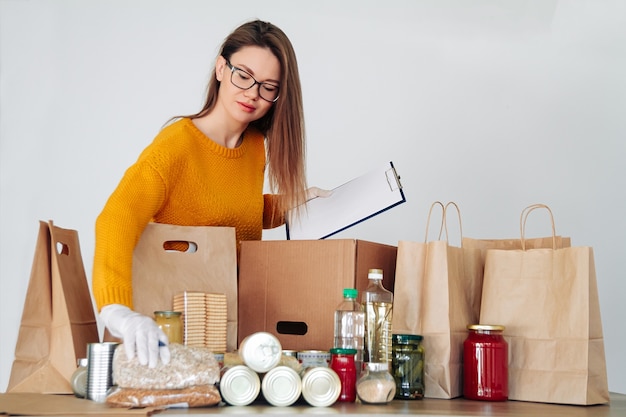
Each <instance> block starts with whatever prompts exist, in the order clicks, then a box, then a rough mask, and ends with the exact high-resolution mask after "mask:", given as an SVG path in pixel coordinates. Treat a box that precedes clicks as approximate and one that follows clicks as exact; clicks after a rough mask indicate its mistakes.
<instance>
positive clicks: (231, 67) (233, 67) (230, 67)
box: [226, 59, 280, 103]
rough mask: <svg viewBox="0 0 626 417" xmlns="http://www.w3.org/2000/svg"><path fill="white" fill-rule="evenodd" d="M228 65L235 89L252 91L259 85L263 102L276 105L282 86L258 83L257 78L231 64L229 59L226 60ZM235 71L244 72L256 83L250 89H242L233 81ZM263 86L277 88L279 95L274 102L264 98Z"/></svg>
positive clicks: (231, 81)
mask: <svg viewBox="0 0 626 417" xmlns="http://www.w3.org/2000/svg"><path fill="white" fill-rule="evenodd" d="M226 65H228V68H229V69H230V83H231V84H232V85H234V86H235V87H237V88H239V89H241V90H249V89H251V88H252V87H254V86H255V85H257V84H258V86H259V90H258V91H259V97H261V98H262V99H263V100H265V101H267V102H268V103H276V101H277V100H278V98H279V97H280V86H278V85H276V84H273V83H268V82H267V81H263V82H259V81H257V80H256V78H254V77H253V76H252V74H250V73H249V72H248V71H246V70H244V69H242V68H239V67H236V66H234V65H233V64H231V63H230V61H229V60H228V59H227V60H226ZM235 71H241V72H243V73H244V74H246V75H247V76H248V77H250V78H251V79H252V81H254V83H253V84H252V85H251V86H250V87H248V88H244V87H240V86H238V85H237V84H235V82H234V81H233V75H234V74H235ZM263 85H271V86H272V87H273V88H276V89H277V90H278V95H277V96H276V98H275V99H274V100H268V99H266V98H265V97H263V94H261V87H262V86H263Z"/></svg>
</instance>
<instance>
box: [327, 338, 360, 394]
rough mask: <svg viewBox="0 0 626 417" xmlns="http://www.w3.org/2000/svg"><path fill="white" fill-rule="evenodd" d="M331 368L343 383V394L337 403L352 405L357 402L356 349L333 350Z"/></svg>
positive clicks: (331, 351) (331, 352)
mask: <svg viewBox="0 0 626 417" xmlns="http://www.w3.org/2000/svg"><path fill="white" fill-rule="evenodd" d="M330 355H331V356H330V368H331V369H332V370H333V371H335V372H336V373H337V375H338V376H339V380H340V381H341V393H340V394H339V398H338V399H337V401H339V402H349V403H352V402H354V401H355V400H356V379H357V374H356V366H355V364H354V356H355V355H356V349H340V348H332V349H331V350H330Z"/></svg>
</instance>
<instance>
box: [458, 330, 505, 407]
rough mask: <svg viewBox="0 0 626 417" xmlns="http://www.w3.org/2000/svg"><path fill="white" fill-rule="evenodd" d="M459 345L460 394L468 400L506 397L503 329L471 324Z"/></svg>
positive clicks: (496, 399) (490, 399)
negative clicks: (461, 369) (461, 358)
mask: <svg viewBox="0 0 626 417" xmlns="http://www.w3.org/2000/svg"><path fill="white" fill-rule="evenodd" d="M467 329H468V330H469V334H468V336H467V339H465V341H464V342H463V395H464V396H465V398H468V399H471V400H487V401H505V400H507V399H508V397H509V382H508V381H509V380H508V344H507V342H506V340H504V337H503V336H502V332H503V331H504V326H500V325H486V324H472V325H469V326H467Z"/></svg>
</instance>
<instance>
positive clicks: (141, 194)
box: [92, 161, 166, 311]
mask: <svg viewBox="0 0 626 417" xmlns="http://www.w3.org/2000/svg"><path fill="white" fill-rule="evenodd" d="M165 194H166V192H165V185H164V183H163V180H162V178H161V176H160V175H159V173H158V172H157V171H156V170H155V169H153V168H152V167H151V166H150V164H149V163H147V162H146V161H144V162H138V163H136V164H135V165H133V166H131V167H130V168H129V169H128V170H127V171H126V173H125V174H124V176H123V178H122V180H121V181H120V183H119V185H118V187H117V188H116V189H115V191H114V192H113V194H112V195H111V196H110V197H109V200H108V201H107V203H106V204H105V206H104V209H103V210H102V212H101V213H100V215H99V216H98V218H97V220H96V230H95V233H96V242H95V254H94V264H93V276H92V287H93V294H94V298H95V301H96V305H97V307H98V311H100V309H101V308H102V307H103V306H105V305H107V304H123V305H126V306H128V307H130V308H133V301H132V300H133V294H132V264H133V252H134V249H135V246H136V244H137V242H138V241H139V238H140V236H141V234H142V232H143V230H144V228H145V227H146V225H147V224H148V223H149V222H150V221H151V219H152V218H153V217H154V215H155V213H156V212H157V211H158V210H159V208H160V207H161V205H162V204H163V201H164V200H165Z"/></svg>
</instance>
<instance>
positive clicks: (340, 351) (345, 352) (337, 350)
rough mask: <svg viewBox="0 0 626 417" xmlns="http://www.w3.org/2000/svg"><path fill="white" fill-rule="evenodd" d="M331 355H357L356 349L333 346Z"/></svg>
mask: <svg viewBox="0 0 626 417" xmlns="http://www.w3.org/2000/svg"><path fill="white" fill-rule="evenodd" d="M330 353H331V355H332V354H334V355H356V349H344V348H332V349H330Z"/></svg>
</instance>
